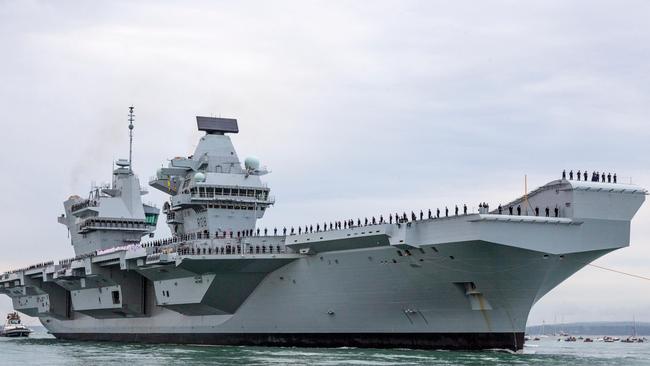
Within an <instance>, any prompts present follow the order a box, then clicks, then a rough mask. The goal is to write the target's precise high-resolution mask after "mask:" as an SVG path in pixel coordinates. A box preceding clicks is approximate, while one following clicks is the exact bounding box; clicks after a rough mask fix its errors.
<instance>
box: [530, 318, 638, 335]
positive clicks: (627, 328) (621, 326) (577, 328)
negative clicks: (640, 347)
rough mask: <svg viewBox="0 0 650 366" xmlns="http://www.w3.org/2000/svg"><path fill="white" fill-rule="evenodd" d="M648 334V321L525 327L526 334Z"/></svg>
mask: <svg viewBox="0 0 650 366" xmlns="http://www.w3.org/2000/svg"><path fill="white" fill-rule="evenodd" d="M635 329H636V335H639V336H649V335H650V322H637V323H636V324H635V323H634V322H632V321H624V322H576V323H564V324H544V325H542V324H539V325H531V326H528V327H526V334H554V333H555V334H557V333H560V332H565V333H569V334H577V335H617V336H622V335H623V336H625V335H633V334H634V333H635Z"/></svg>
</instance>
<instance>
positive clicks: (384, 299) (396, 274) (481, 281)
mask: <svg viewBox="0 0 650 366" xmlns="http://www.w3.org/2000/svg"><path fill="white" fill-rule="evenodd" d="M441 221H443V220H441ZM321 235H322V234H321ZM435 248H436V251H434V250H433V246H422V247H421V249H422V250H420V249H417V250H413V249H411V250H410V252H411V255H410V256H399V255H398V254H396V253H397V250H396V249H395V248H362V249H355V250H350V251H337V252H328V253H319V254H317V255H312V256H308V257H305V258H300V259H298V260H295V261H293V262H291V263H289V264H287V265H285V266H283V267H281V268H279V269H277V270H276V271H274V272H272V273H270V274H269V275H268V276H267V277H266V278H265V279H264V280H263V281H262V283H260V284H259V286H258V287H257V288H256V289H255V290H254V291H253V293H252V294H251V295H250V296H249V297H248V298H247V299H246V301H245V302H244V303H243V304H242V305H241V307H240V308H239V309H237V311H236V313H235V314H232V315H202V316H187V315H183V314H180V313H178V312H175V311H173V310H168V309H165V308H161V307H158V306H155V304H154V300H153V299H154V298H155V294H154V293H153V291H154V288H155V286H149V287H148V289H149V292H150V293H149V296H147V298H148V299H149V301H150V304H149V307H150V309H151V314H150V316H148V317H136V318H123V319H102V320H98V319H95V318H92V317H90V316H84V315H81V314H78V313H75V314H74V319H73V320H64V321H61V320H57V319H54V318H45V319H43V324H44V325H45V326H46V327H47V328H48V330H49V331H50V332H51V333H52V334H54V335H55V336H56V337H58V338H62V339H74V340H108V341H133V342H156V343H158V342H164V343H192V344H224V345H277V346H308V347H341V346H351V347H379V348H385V347H408V348H434V349H437V348H444V349H486V348H507V349H513V350H516V349H521V348H522V347H523V334H524V330H525V326H526V319H527V317H528V312H529V310H530V308H531V307H532V305H533V304H534V302H535V301H536V300H538V299H539V298H541V297H542V296H543V295H544V294H545V293H546V292H547V291H549V290H550V289H551V288H553V287H554V286H556V285H557V284H558V283H560V282H561V281H562V280H564V279H565V278H566V277H568V276H569V275H571V274H572V273H574V272H575V271H577V270H578V269H580V268H581V267H582V266H584V265H585V264H586V263H588V262H590V261H592V260H593V259H595V258H597V257H599V256H601V255H603V254H605V253H606V252H607V251H609V250H598V251H589V252H585V253H577V254H573V255H569V256H565V257H564V258H560V256H558V255H548V254H546V255H547V257H544V255H545V253H543V252H537V251H531V250H524V249H519V248H512V247H508V246H504V245H499V244H493V243H488V242H483V241H469V242H462V243H454V244H444V245H436V246H435ZM452 257H453V259H452ZM321 258H322V259H321ZM217 260H218V259H217ZM468 282H474V283H476V284H477V286H478V288H479V289H480V290H481V291H482V294H481V295H482V296H481V299H483V300H479V301H484V303H483V304H480V303H478V304H474V303H472V299H470V298H468V295H467V294H466V289H465V288H464V287H463V286H461V285H459V284H463V283H468Z"/></svg>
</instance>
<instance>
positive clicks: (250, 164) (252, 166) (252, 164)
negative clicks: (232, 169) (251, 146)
mask: <svg viewBox="0 0 650 366" xmlns="http://www.w3.org/2000/svg"><path fill="white" fill-rule="evenodd" d="M244 167H246V170H258V169H259V168H260V159H258V158H256V157H254V156H249V157H247V158H246V160H244Z"/></svg>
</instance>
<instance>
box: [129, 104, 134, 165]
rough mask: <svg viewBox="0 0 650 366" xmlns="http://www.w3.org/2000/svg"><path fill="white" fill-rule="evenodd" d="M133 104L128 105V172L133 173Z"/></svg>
mask: <svg viewBox="0 0 650 366" xmlns="http://www.w3.org/2000/svg"><path fill="white" fill-rule="evenodd" d="M133 108H135V107H134V106H130V107H129V172H131V173H133V117H135V115H134V114H133Z"/></svg>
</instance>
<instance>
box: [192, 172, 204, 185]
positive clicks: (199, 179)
mask: <svg viewBox="0 0 650 366" xmlns="http://www.w3.org/2000/svg"><path fill="white" fill-rule="evenodd" d="M194 181H195V182H198V183H202V182H205V174H203V173H201V172H198V173H196V174H194Z"/></svg>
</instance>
